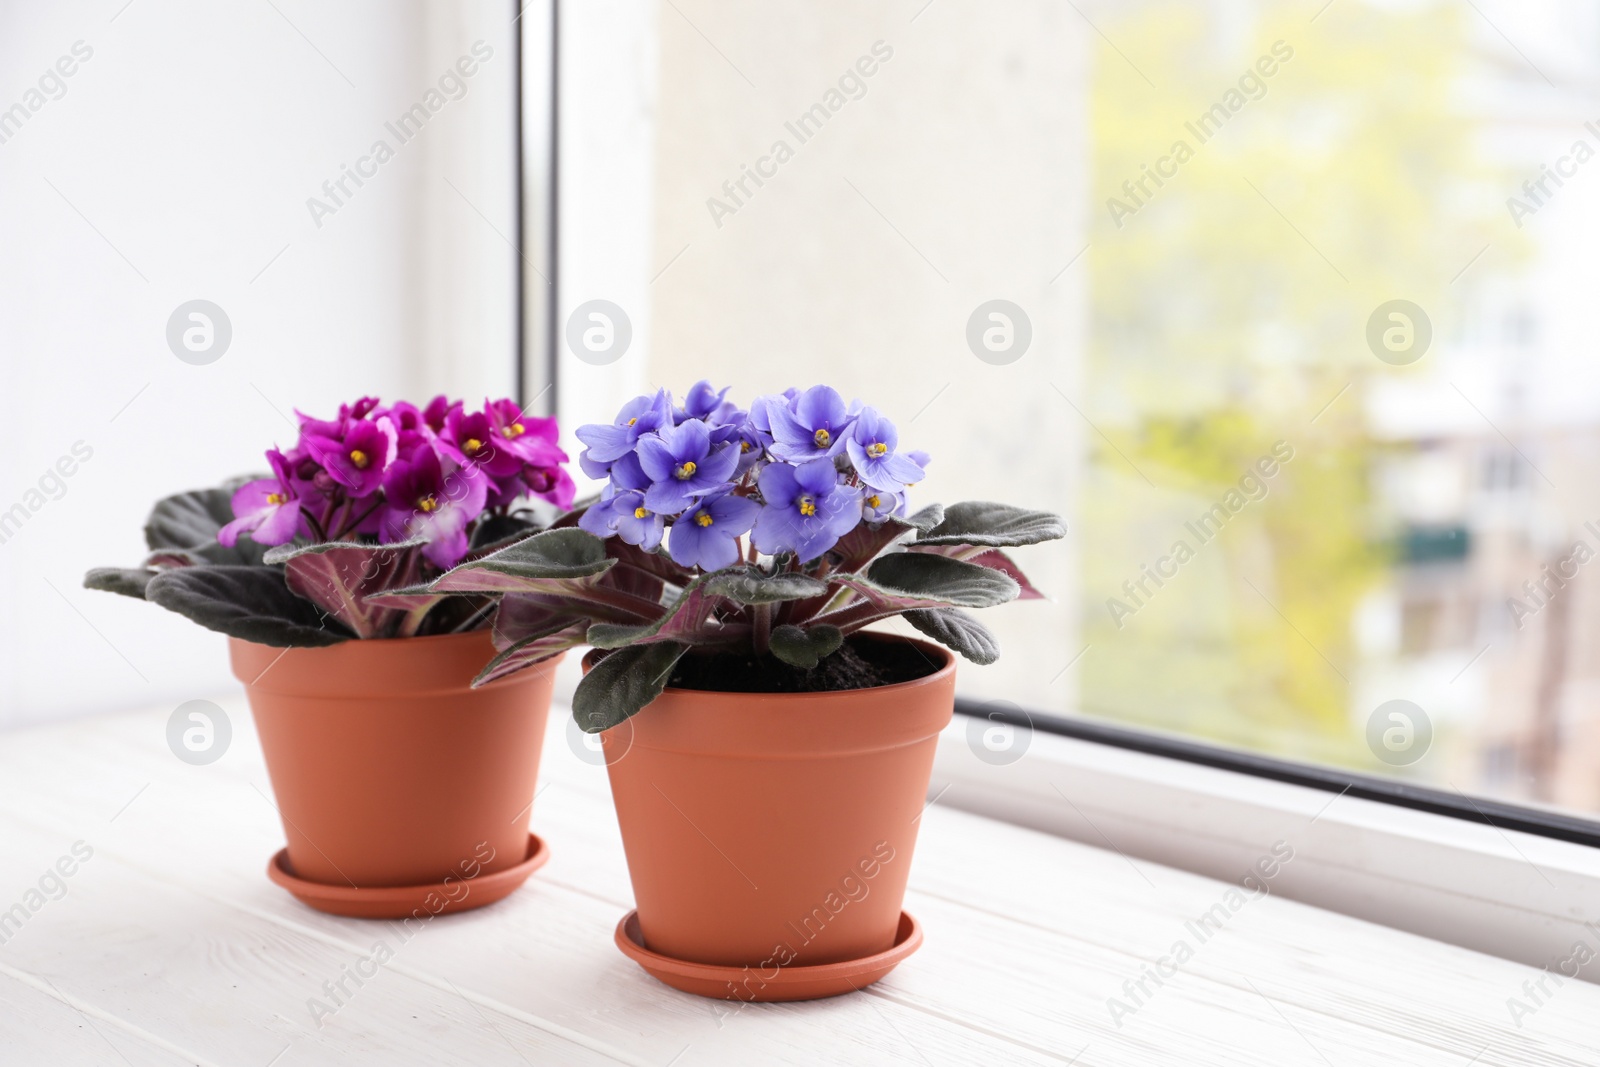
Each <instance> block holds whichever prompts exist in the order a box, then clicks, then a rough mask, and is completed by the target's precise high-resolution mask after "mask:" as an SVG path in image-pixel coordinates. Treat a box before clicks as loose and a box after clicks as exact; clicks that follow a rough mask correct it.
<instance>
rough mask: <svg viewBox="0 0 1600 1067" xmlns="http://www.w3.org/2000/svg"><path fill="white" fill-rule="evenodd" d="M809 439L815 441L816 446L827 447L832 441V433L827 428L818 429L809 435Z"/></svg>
mask: <svg viewBox="0 0 1600 1067" xmlns="http://www.w3.org/2000/svg"><path fill="white" fill-rule="evenodd" d="M811 439H812V440H813V441H815V442H816V443H817V447H818V448H827V447H828V446H829V445H830V444H832V443H833V434H831V433H829V432H828V431H827V430H818V431H817V432H816V433H814V434H812V435H811Z"/></svg>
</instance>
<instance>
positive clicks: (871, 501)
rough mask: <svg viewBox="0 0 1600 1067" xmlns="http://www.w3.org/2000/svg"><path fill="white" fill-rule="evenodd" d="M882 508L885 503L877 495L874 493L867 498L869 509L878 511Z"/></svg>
mask: <svg viewBox="0 0 1600 1067" xmlns="http://www.w3.org/2000/svg"><path fill="white" fill-rule="evenodd" d="M882 506H883V501H882V500H880V499H879V498H878V494H877V493H873V494H872V495H871V496H869V497H867V507H869V508H871V509H872V510H873V511H877V510H878V509H879V508H880V507H882Z"/></svg>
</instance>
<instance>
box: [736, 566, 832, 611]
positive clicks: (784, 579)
mask: <svg viewBox="0 0 1600 1067" xmlns="http://www.w3.org/2000/svg"><path fill="white" fill-rule="evenodd" d="M706 592H708V593H710V594H712V595H713V596H721V597H727V598H728V599H729V600H734V601H738V602H739V603H740V604H776V603H777V602H778V601H780V600H804V599H806V598H807V597H814V596H824V595H826V594H827V592H828V586H827V583H825V582H820V581H818V580H817V579H815V578H813V577H811V576H810V575H807V574H799V573H796V572H794V571H785V572H782V573H779V574H762V573H761V572H760V571H759V570H757V569H756V568H754V567H749V566H746V567H743V568H730V569H728V570H725V571H718V572H717V573H716V574H713V575H712V576H711V577H710V578H709V579H708V580H707V581H706Z"/></svg>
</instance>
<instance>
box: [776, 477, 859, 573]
mask: <svg viewBox="0 0 1600 1067" xmlns="http://www.w3.org/2000/svg"><path fill="white" fill-rule="evenodd" d="M760 485H761V498H762V500H763V501H764V506H763V507H762V509H761V514H760V515H759V516H757V518H756V524H755V527H754V529H753V530H752V531H751V534H750V538H751V540H752V541H753V542H754V544H755V546H756V549H757V550H758V551H761V552H765V553H767V554H768V555H777V554H778V553H779V552H793V553H795V554H796V555H797V556H799V557H800V562H802V563H808V562H810V561H811V560H814V559H816V558H817V557H818V556H821V555H822V554H823V553H824V552H826V551H828V549H830V548H832V547H833V546H834V544H835V543H836V542H837V541H838V540H839V538H841V537H843V536H844V535H845V534H847V533H849V532H850V530H852V529H853V528H854V527H855V525H856V524H857V523H859V522H860V521H861V491H860V490H859V489H854V488H851V487H849V486H846V485H841V484H840V483H839V476H838V472H836V471H835V470H834V467H833V461H832V460H830V459H814V460H811V461H810V462H808V463H802V464H800V465H799V466H797V467H791V466H788V465H787V464H782V463H774V464H771V465H770V466H767V467H763V468H762V469H761V480H760Z"/></svg>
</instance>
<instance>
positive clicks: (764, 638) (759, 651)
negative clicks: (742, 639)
mask: <svg viewBox="0 0 1600 1067" xmlns="http://www.w3.org/2000/svg"><path fill="white" fill-rule="evenodd" d="M750 622H751V630H750V642H751V644H752V645H754V646H755V650H756V655H757V656H765V655H766V654H767V653H768V652H769V651H770V650H771V648H772V605H771V604H753V605H751V611H750Z"/></svg>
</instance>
